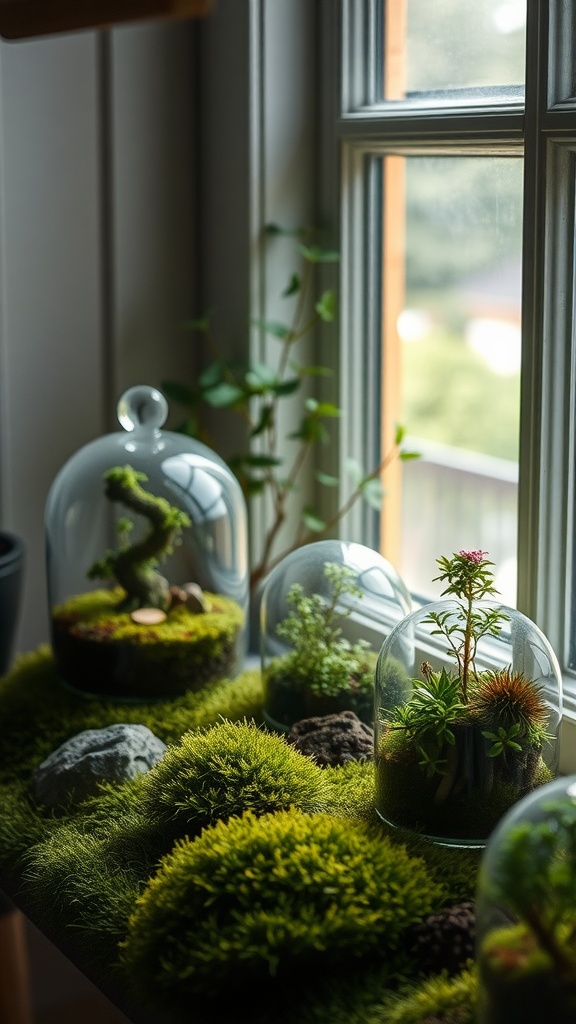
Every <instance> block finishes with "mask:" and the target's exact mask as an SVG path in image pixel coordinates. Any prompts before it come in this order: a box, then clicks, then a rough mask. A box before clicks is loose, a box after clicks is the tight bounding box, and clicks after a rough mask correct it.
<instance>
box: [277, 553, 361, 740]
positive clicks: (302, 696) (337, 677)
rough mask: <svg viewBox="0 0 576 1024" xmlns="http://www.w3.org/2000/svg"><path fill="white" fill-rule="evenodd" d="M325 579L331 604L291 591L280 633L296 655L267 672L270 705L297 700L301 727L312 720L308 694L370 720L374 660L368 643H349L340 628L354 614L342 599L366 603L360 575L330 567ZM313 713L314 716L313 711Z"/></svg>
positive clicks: (317, 596) (294, 587)
mask: <svg viewBox="0 0 576 1024" xmlns="http://www.w3.org/2000/svg"><path fill="white" fill-rule="evenodd" d="M324 576H325V578H326V580H327V582H328V584H329V587H330V596H329V598H328V599H326V598H325V597H323V596H322V595H321V594H306V593H305V592H304V589H303V587H302V586H301V585H300V584H299V583H294V584H293V585H292V586H291V587H290V590H289V592H288V596H287V602H288V605H289V607H290V614H289V615H288V616H287V617H286V618H285V619H284V620H283V621H282V622H281V623H280V624H279V625H278V626H277V628H276V632H277V634H278V636H279V637H280V638H281V639H283V640H285V641H287V643H288V644H289V645H290V646H291V648H292V649H291V650H290V651H288V653H286V654H284V655H281V656H280V657H278V658H274V659H273V660H272V661H271V662H270V664H269V665H268V667H267V670H266V673H265V674H266V690H267V694H268V700H267V701H266V705H267V706H271V705H274V703H275V700H276V698H277V697H278V695H279V693H281V692H284V694H285V695H286V694H288V695H290V694H293V696H294V706H295V708H299V709H300V710H299V711H296V710H295V711H294V718H293V720H294V721H296V720H297V719H298V718H303V717H307V713H306V710H305V708H306V706H307V697H306V695H307V694H308V695H310V699H311V701H312V703H313V699H314V697H317V698H319V699H321V698H323V697H324V698H328V699H329V700H333V701H334V702H341V703H342V707H338V710H343V709H344V708H349V709H350V710H354V711H356V713H357V714H358V715H359V717H361V718H363V719H366V717H367V715H368V717H369V719H370V720H371V718H372V703H373V694H374V664H375V656H374V655H373V654H372V653H371V651H370V648H369V644H368V643H367V642H366V641H365V640H362V639H360V640H358V641H357V642H356V643H351V642H350V641H349V640H348V639H347V638H346V637H344V636H343V635H342V625H341V624H342V622H343V621H344V620H345V619H346V618H347V617H348V616H349V615H350V613H351V611H352V604H351V603H350V602H345V601H343V598H345V597H346V596H349V597H356V598H362V593H363V592H362V590H361V588H360V587H359V586H358V584H357V582H356V573H355V572H354V571H353V570H352V569H350V568H349V567H348V566H346V565H338V564H336V563H332V562H326V563H325V565H324ZM336 709H337V708H336V707H331V710H336ZM308 713H309V714H312V713H313V711H312V709H311V707H310V706H308ZM317 713H320V711H318V712H317ZM273 717H275V716H273ZM286 724H291V723H286Z"/></svg>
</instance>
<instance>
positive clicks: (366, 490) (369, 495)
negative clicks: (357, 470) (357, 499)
mask: <svg viewBox="0 0 576 1024" xmlns="http://www.w3.org/2000/svg"><path fill="white" fill-rule="evenodd" d="M360 490H361V491H362V497H363V498H364V501H366V502H367V503H368V504H369V505H370V507H371V508H376V509H380V508H381V507H382V502H383V501H384V494H385V491H384V488H383V486H382V482H381V481H380V480H378V479H376V477H374V478H373V479H372V480H366V481H365V482H364V483H361V484H360Z"/></svg>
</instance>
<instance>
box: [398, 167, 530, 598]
mask: <svg viewBox="0 0 576 1024" xmlns="http://www.w3.org/2000/svg"><path fill="white" fill-rule="evenodd" d="M384 195H385V198H384V218H383V219H384V230H383V254H382V256H383V260H382V265H383V267H384V281H383V310H384V315H383V334H384V347H383V353H384V354H383V402H382V405H383V438H384V440H383V445H384V446H385V450H388V449H389V446H390V429H391V427H390V424H391V423H392V422H396V421H399V422H401V423H402V424H403V425H404V426H405V427H406V429H407V431H408V434H409V435H410V447H412V448H413V449H415V450H417V451H419V452H420V453H421V458H419V459H418V460H415V461H410V462H404V463H402V464H397V465H396V466H395V467H393V469H392V471H391V473H389V475H388V479H387V480H386V489H387V495H388V496H387V497H386V498H385V503H384V511H383V523H384V527H383V541H382V546H383V551H384V554H386V556H387V557H388V558H389V559H390V561H392V562H393V564H395V565H396V566H397V568H398V570H399V571H400V573H401V575H402V576H403V577H404V579H405V581H406V583H407V584H408V586H409V587H410V589H411V590H413V591H414V592H415V593H419V594H421V595H424V596H429V597H434V596H437V595H438V593H439V587H438V584H434V585H432V583H431V581H432V578H433V577H434V576H435V575H436V571H437V567H436V558H437V557H439V556H440V555H449V554H451V552H452V551H458V550H460V549H461V548H466V549H477V548H482V549H483V550H485V551H488V553H489V557H490V558H491V560H492V561H493V562H494V563H495V565H496V582H497V586H498V589H499V591H500V594H501V595H502V599H503V600H505V602H506V603H508V604H511V605H515V604H516V538H517V479H518V439H519V409H520V350H521V341H520V336H521V331H520V298H521V296H520V284H521V221H522V161H521V160H519V159H514V158H505V157H471V156H468V157H462V156H458V157H451V156H450V157H442V156H434V157H407V158H403V157H396V156H394V157H385V158H384Z"/></svg>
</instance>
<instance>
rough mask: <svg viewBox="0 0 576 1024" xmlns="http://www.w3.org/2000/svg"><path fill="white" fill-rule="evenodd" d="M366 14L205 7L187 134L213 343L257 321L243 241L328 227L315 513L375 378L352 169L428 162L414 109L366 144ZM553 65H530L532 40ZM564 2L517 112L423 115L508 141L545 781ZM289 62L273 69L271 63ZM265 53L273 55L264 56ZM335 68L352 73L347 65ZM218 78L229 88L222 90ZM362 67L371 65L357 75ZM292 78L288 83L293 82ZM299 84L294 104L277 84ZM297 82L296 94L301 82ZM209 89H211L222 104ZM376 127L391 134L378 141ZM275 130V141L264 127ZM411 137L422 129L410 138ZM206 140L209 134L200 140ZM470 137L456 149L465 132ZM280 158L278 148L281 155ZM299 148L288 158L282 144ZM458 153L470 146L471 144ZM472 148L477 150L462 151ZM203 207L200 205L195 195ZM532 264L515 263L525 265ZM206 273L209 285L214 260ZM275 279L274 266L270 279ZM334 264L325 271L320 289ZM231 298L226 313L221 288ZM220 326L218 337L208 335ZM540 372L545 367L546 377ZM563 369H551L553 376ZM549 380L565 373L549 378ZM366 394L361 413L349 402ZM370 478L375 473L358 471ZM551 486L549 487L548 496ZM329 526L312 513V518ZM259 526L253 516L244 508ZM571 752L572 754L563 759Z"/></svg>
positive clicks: (356, 179) (574, 741) (565, 212)
mask: <svg viewBox="0 0 576 1024" xmlns="http://www.w3.org/2000/svg"><path fill="white" fill-rule="evenodd" d="M377 11H378V5H377V0H315V3H314V4H310V2H309V0H250V3H246V4H238V2H237V0H219V3H218V5H217V7H216V8H215V11H214V14H213V16H212V17H211V18H210V19H208V20H207V23H206V25H203V26H202V29H201V35H204V37H205V39H204V42H203V43H201V47H200V52H201V54H204V55H205V57H206V64H205V65H204V67H203V68H202V69H201V73H202V81H203V96H204V99H203V100H201V105H200V123H201V125H202V124H204V125H205V128H206V134H205V137H204V138H202V139H201V152H202V154H203V159H202V164H203V166H201V168H200V175H199V181H198V185H199V187H200V191H201V195H202V194H204V196H205V198H206V199H207V200H208V203H210V202H212V208H211V209H210V208H208V209H207V210H206V211H205V212H203V214H202V217H201V222H200V240H201V244H200V250H199V251H200V254H201V257H202V262H203V268H202V275H201V282H200V295H201V301H203V304H204V306H206V308H208V307H213V308H215V309H216V310H219V311H220V312H221V313H222V314H223V316H224V318H225V319H226V318H228V320H229V322H230V326H231V333H234V332H235V333H236V334H237V331H238V323H239V318H243V317H246V318H247V317H248V315H249V313H250V312H252V313H253V314H254V315H256V316H262V317H265V316H268V317H273V316H274V310H273V309H271V308H270V306H269V301H270V298H269V296H270V293H269V289H268V282H267V279H266V274H267V273H268V268H267V264H266V261H265V258H264V253H263V252H262V249H261V247H260V246H259V244H258V238H259V233H260V231H261V227H262V225H263V224H264V223H266V221H269V220H274V219H276V220H277V221H279V222H280V223H282V222H284V223H286V220H287V219H292V220H293V222H297V221H298V220H299V219H300V220H301V219H302V218H306V219H307V220H308V221H309V222H310V221H315V222H316V223H328V224H330V225H331V227H332V229H333V237H334V240H335V244H336V245H338V247H339V248H340V251H341V254H342V258H341V262H340V266H339V269H338V272H337V280H336V282H335V283H336V285H337V287H338V290H339V307H340V318H339V319H340V345H339V349H338V351H336V352H335V351H334V347H333V340H332V339H331V338H330V339H326V342H325V341H324V338H323V337H322V336H320V337H319V338H318V339H317V351H316V354H315V355H316V358H317V360H318V362H322V363H323V364H324V365H330V364H332V365H333V368H334V373H335V378H336V380H337V382H338V387H339V396H338V400H339V404H340V405H341V407H342V409H343V410H344V411H345V415H344V417H343V418H342V421H341V423H340V425H339V440H338V444H337V446H335V448H334V450H333V451H332V452H330V453H326V452H324V453H323V456H324V458H325V457H326V455H327V454H328V455H329V457H330V458H332V466H326V465H324V468H327V469H328V470H329V471H332V470H336V471H338V469H340V475H341V478H342V481H343V483H342V490H341V493H340V494H339V495H336V494H334V492H333V491H330V493H327V492H326V493H325V495H324V498H325V500H327V501H330V500H331V501H333V502H336V501H338V500H339V501H340V502H341V501H342V500H343V499H345V498H346V496H347V494H346V486H347V485H346V475H345V473H344V461H345V458H346V457H347V456H350V455H351V456H355V457H357V458H358V459H359V460H360V461H362V462H368V461H370V459H371V456H376V455H377V447H378V434H379V420H380V413H379V410H378V407H377V406H378V402H377V395H376V394H375V393H374V390H372V391H370V392H368V391H367V389H366V384H367V382H368V381H369V380H370V379H374V375H375V371H376V370H377V360H378V350H379V344H380V343H379V339H378V338H377V337H376V334H375V324H374V323H373V322H372V319H373V317H372V316H371V299H372V295H371V290H372V289H373V287H374V278H373V277H372V279H371V278H370V277H369V276H368V277H366V270H367V269H368V268H370V267H372V268H373V269H372V275H374V267H375V266H376V264H375V263H374V262H373V260H372V259H371V258H370V255H371V254H372V256H374V255H375V253H376V252H377V247H376V245H375V237H371V230H372V228H371V224H370V221H369V218H368V216H367V196H369V192H370V188H369V186H368V188H367V187H366V181H365V178H364V176H363V173H362V171H363V168H364V167H365V166H366V163H367V161H368V154H369V153H372V152H376V151H378V152H380V153H385V152H398V151H401V152H402V153H410V154H416V153H418V152H421V151H422V147H423V145H424V144H426V145H427V147H428V148H427V149H426V151H428V152H429V151H430V150H429V141H430V136H429V134H427V132H429V125H430V122H429V120H428V119H427V116H426V111H425V110H424V109H422V110H420V111H419V110H417V109H414V108H407V107H404V108H402V105H398V111H397V113H396V114H395V116H394V118H393V119H391V120H390V121H388V123H387V129H388V133H387V135H386V137H385V138H384V137H383V135H382V118H381V109H378V107H377V106H376V105H375V104H374V102H373V101H374V100H375V97H376V95H377V92H376V88H375V87H374V88H372V89H370V88H368V89H367V88H366V84H365V83H366V75H365V68H366V66H368V67H369V69H370V65H369V63H368V61H369V56H370V55H369V53H368V51H367V47H366V38H367V33H368V36H369V35H370V33H372V35H374V33H375V32H376V29H377V28H378V19H377ZM548 13H550V38H551V40H552V43H553V45H554V46H555V48H556V52H557V53H558V54H560V57H561V59H559V60H558V62H557V63H556V65H555V66H554V67H553V66H552V65H551V64H550V62H549V60H548V46H547V34H548V33H547V26H548ZM574 23H575V15H574V13H573V11H572V0H529V2H528V25H527V39H528V46H527V55H528V61H529V62H530V66H531V67H532V66H534V67H537V74H536V75H534V76H532V77H531V78H530V81H529V86H528V89H527V94H526V98H525V108H526V125H527V128H526V132H525V138H523V134H524V109H523V106H521V105H519V104H518V103H517V102H515V101H514V99H511V101H510V102H509V103H508V104H507V105H506V106H505V107H503V108H501V109H500V110H499V111H498V113H497V115H496V116H494V111H493V110H491V109H490V108H486V109H485V110H483V109H482V107H481V106H480V107H479V106H472V105H470V107H469V108H466V107H462V106H460V107H459V108H458V110H457V111H451V110H450V109H448V108H445V109H444V110H443V111H442V113H441V114H440V115H438V116H437V117H436V118H435V128H436V129H438V128H441V129H442V130H443V132H444V139H445V141H444V143H443V145H442V146H440V147H439V150H438V151H439V152H447V151H448V150H450V151H452V152H456V153H458V152H471V151H474V145H475V142H474V141H471V139H472V138H473V139H474V140H475V141H476V142H478V141H479V142H480V143H481V144H482V147H483V149H482V152H486V151H488V152H492V153H495V154H496V153H519V152H520V151H521V148H522V146H523V145H524V172H525V183H526V205H525V222H524V239H525V249H526V252H528V254H529V258H527V259H526V261H525V264H524V275H523V293H524V298H523V329H524V355H523V367H522V407H521V455H520V484H519V508H520V515H519V540H518V551H519V567H518V602H517V603H518V607H519V608H520V610H522V611H524V613H525V614H527V615H528V616H529V617H530V618H532V619H533V620H534V621H536V622H537V624H538V625H539V626H540V628H541V629H542V630H543V632H544V633H545V634H546V636H547V637H548V638H549V640H550V642H551V643H552V646H553V648H554V650H555V652H556V654H557V656H558V660H559V662H560V664H561V666H562V667H563V669H564V676H565V701H564V705H565V715H564V735H563V740H562V751H563V752H562V756H561V770H565V771H566V770H575V771H576V678H575V675H574V673H572V672H569V671H568V670H567V667H566V666H567V664H568V639H569V636H568V625H569V624H568V614H569V600H568V599H569V594H568V583H567V580H566V566H567V565H568V564H571V562H572V560H573V555H574V552H573V543H572V537H571V532H570V524H571V522H572V519H573V517H574V511H575V503H574V496H573V492H574V479H573V477H574V474H573V471H572V465H573V462H574V454H575V452H574V438H573V436H572V435H573V425H574V420H575V385H574V379H575V376H576V371H575V367H574V362H575V360H574V355H573V348H575V347H576V344H575V342H574V339H573V319H574V316H573V307H574V291H575V288H574V273H575V268H574V193H575V180H576V178H575V165H576V155H575V154H576V100H574V98H570V96H569V92H570V86H571V83H570V74H571V71H570V61H569V59H568V54H567V52H566V50H567V48H568V46H569V41H570V40H571V39H572V37H573V35H574ZM287 52H289V53H290V60H289V61H288V62H287V61H286V60H285V59H284V58H285V55H286V53H287ZM278 55H280V57H282V59H280V60H278V59H277V57H278ZM351 57H352V58H353V59H351ZM231 69H232V70H233V74H234V76H235V79H234V81H233V82H231V80H230V72H231ZM372 70H373V69H372ZM302 76H303V78H302ZM295 80H297V81H298V83H299V88H298V90H296V91H295V90H294V88H293V86H294V81H295ZM302 82H304V85H302ZM223 83H227V85H226V89H224V90H223ZM392 122H393V131H392V130H391V128H392ZM280 123H281V125H282V133H281V134H280V135H279V134H278V132H277V131H275V130H274V126H276V127H277V126H278V125H279V124H280ZM427 125H428V127H427ZM215 126H217V128H216V127H215ZM472 128H474V135H471V130H472ZM291 147H293V149H292V150H291ZM298 147H300V148H298ZM471 147H472V148H471ZM279 148H280V150H281V151H282V152H285V153H290V152H292V155H293V156H294V155H295V154H297V156H296V159H297V160H300V161H302V163H301V165H300V164H297V166H301V167H302V169H303V173H302V175H300V177H299V179H298V181H294V182H292V186H293V187H292V191H291V192H286V191H284V192H282V191H278V189H277V187H276V186H277V181H278V175H279V173H281V172H282V170H283V167H284V164H283V161H282V157H281V155H280V156H279ZM478 151H480V150H478ZM224 167H225V168H226V175H225V177H226V188H227V189H231V191H232V194H233V195H234V197H235V198H236V201H237V203H238V204H240V206H239V216H238V218H237V219H236V220H235V221H233V222H231V221H230V218H225V217H224V215H223V211H222V210H221V209H220V207H219V205H218V202H219V201H218V195H219V194H220V193H219V191H218V189H214V181H215V178H214V174H215V173H217V174H218V175H219V176H220V178H219V179H217V180H220V179H221V178H223V177H224V174H223V171H222V168H224ZM211 195H212V197H213V200H211V199H210V196H211ZM530 254H532V255H530ZM223 259H224V264H225V266H224V273H223V272H222V271H223V267H222V260H223ZM277 269H278V272H279V273H282V268H277ZM335 270H336V268H335V267H334V266H331V267H329V268H327V270H326V273H327V274H328V275H330V274H334V273H335ZM227 280H229V282H230V287H231V290H232V292H231V293H232V299H233V300H235V301H232V302H231V303H228V302H227V300H226V287H227V286H226V281H227ZM225 326H226V324H225ZM248 344H249V346H250V350H251V351H252V353H253V355H254V356H255V357H256V358H262V356H263V355H264V356H265V351H266V348H265V346H266V341H265V339H263V338H262V337H261V335H260V334H259V332H257V331H254V332H253V333H252V336H251V338H250V339H249V341H248ZM552 366H554V367H555V368H556V369H555V371H551V370H550V367H552ZM561 368H564V369H561ZM564 370H565V371H566V372H564ZM367 394H370V399H369V401H368V402H367V401H366V396H367ZM373 464H375V463H373ZM550 479H553V480H554V487H551V486H550V485H549V481H550ZM321 512H324V514H325V515H326V514H329V512H330V509H329V508H328V509H321ZM259 515H260V522H261V523H262V527H263V526H264V524H265V522H266V510H265V509H261V510H260V513H259ZM342 535H343V536H344V535H345V536H346V539H349V540H356V541H359V542H361V543H365V544H370V545H372V546H377V543H378V541H377V537H378V533H377V522H376V520H375V514H374V513H373V512H371V510H369V509H367V507H366V506H364V505H362V504H360V503H359V504H358V505H356V506H355V507H354V509H353V511H352V513H351V514H350V515H349V516H348V518H347V520H346V524H345V526H344V527H343V531H342ZM572 751H574V755H572Z"/></svg>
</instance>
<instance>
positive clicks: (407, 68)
mask: <svg viewBox="0 0 576 1024" xmlns="http://www.w3.org/2000/svg"><path fill="white" fill-rule="evenodd" d="M384 10H385V22H384V26H385V27H384V76H383V90H384V92H383V94H384V98H385V99H387V100H401V99H416V98H417V99H422V98H424V99H425V98H426V96H427V94H430V93H432V94H434V93H442V92H447V91H448V92H451V93H452V94H454V92H455V91H456V92H458V91H460V90H464V91H466V90H468V91H469V90H471V89H474V90H478V89H480V90H487V91H488V93H489V95H490V96H493V97H494V98H495V99H498V100H502V99H505V98H507V97H508V96H509V95H511V94H512V95H514V96H516V95H518V94H520V95H523V83H524V47H525V26H526V0H434V2H431V0H384ZM451 98H452V100H453V99H454V95H452V97H451ZM431 99H432V100H433V101H437V100H438V96H436V97H434V96H432V97H431Z"/></svg>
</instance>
